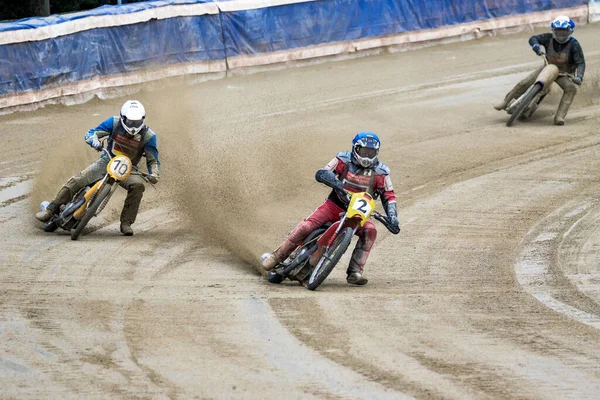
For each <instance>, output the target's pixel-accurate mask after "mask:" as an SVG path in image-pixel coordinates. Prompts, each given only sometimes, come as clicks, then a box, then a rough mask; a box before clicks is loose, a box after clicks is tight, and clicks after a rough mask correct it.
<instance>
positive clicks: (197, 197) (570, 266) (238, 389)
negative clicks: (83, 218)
mask: <svg viewBox="0 0 600 400" xmlns="http://www.w3.org/2000/svg"><path fill="white" fill-rule="evenodd" d="M528 36H529V34H518V35H513V36H504V37H497V38H484V39H482V40H478V41H472V42H465V43H459V44H453V45H446V46H438V47H432V48H428V49H423V50H418V51H414V52H409V53H395V54H389V53H386V54H381V55H378V56H373V57H367V58H360V59H354V60H349V61H343V62H334V63H327V64H321V65H316V66H310V67H303V68H290V69H286V70H279V71H270V72H266V73H260V74H254V75H237V76H233V77H229V78H227V79H224V80H219V81H212V82H208V83H204V84H199V85H196V86H191V87H184V86H179V87H178V86H173V87H171V88H168V89H161V90H155V91H148V92H145V93H141V94H140V93H138V94H137V95H135V97H136V98H139V99H140V100H142V101H143V102H144V104H145V105H146V109H147V110H148V123H149V125H150V126H151V127H152V128H153V129H154V130H155V131H156V132H157V133H158V135H159V146H160V152H161V161H162V166H163V174H162V178H161V182H160V183H159V184H158V185H157V189H156V190H155V189H153V188H152V187H148V188H147V189H146V196H145V198H144V202H143V205H142V210H141V213H140V215H139V217H138V222H137V223H136V224H134V229H135V232H136V234H135V236H133V237H130V238H126V237H123V236H121V235H120V234H119V232H118V215H119V210H120V207H121V204H122V201H123V193H120V194H119V196H117V197H116V198H114V199H113V200H112V203H111V204H110V205H109V208H108V209H107V210H106V212H104V213H103V214H102V215H101V216H100V217H99V218H98V219H96V220H94V221H92V223H91V228H92V229H91V231H89V232H88V234H87V235H86V236H84V237H83V238H82V240H80V241H78V242H73V241H71V240H70V238H69V236H68V235H67V234H66V233H58V232H57V233H54V234H47V233H44V232H43V231H42V230H41V229H40V225H39V224H38V223H37V221H35V219H34V217H33V212H34V211H35V210H36V208H37V204H39V202H40V200H43V199H49V198H51V197H52V196H53V194H54V193H55V192H56V191H57V190H58V188H59V187H60V185H61V184H62V183H63V182H64V181H65V180H66V179H67V178H68V177H69V176H70V175H72V174H74V173H75V172H77V171H79V170H80V169H82V168H84V167H85V166H86V165H87V164H88V163H89V162H90V161H92V160H93V159H94V158H95V157H96V154H94V152H93V151H92V150H91V149H89V147H87V146H86V145H85V144H84V143H83V135H84V133H85V131H86V130H87V129H89V128H90V127H93V126H95V125H97V124H98V123H100V122H101V121H102V120H103V119H104V118H106V117H108V116H109V115H113V114H115V113H117V112H118V109H119V107H120V105H121V103H122V102H123V101H124V100H125V98H119V99H112V100H106V101H101V100H94V101H91V102H89V103H86V104H84V105H79V106H71V107H63V106H60V107H59V106H53V107H47V108H45V109H42V110H39V111H36V112H31V113H17V114H12V115H8V116H4V117H0V138H1V144H2V145H1V146H0V155H1V157H0V160H1V161H0V234H1V238H2V241H1V242H0V265H1V268H0V288H1V290H0V337H1V338H2V340H1V341H0V398H9V399H10V398H32V399H38V398H59V397H60V398H90V399H93V398H99V399H100V398H106V397H113V398H228V399H238V398H239V399H242V398H243V399H265V398H272V399H275V398H285V399H294V398H302V399H306V398H325V399H340V398H361V399H379V398H381V399H397V398H405V397H416V398H456V399H467V398H476V399H480V398H511V399H514V398H556V399H565V398H574V399H583V398H586V399H590V398H600V394H599V393H600V330H599V329H600V270H599V267H598V250H599V247H600V240H599V239H598V237H599V235H598V227H597V222H598V221H599V220H600V201H599V200H598V197H599V192H600V189H598V187H599V181H600V172H599V171H600V158H599V157H598V151H599V150H600V132H599V130H598V127H599V126H600V124H599V122H600V109H599V108H598V104H599V96H600V95H599V92H598V88H599V84H598V76H599V73H600V71H599V65H600V62H599V55H600V26H599V25H591V26H585V27H581V28H578V29H577V35H576V37H577V38H578V39H579V40H580V42H581V44H582V46H583V48H584V50H585V51H586V57H587V62H588V70H587V74H586V79H585V82H584V86H583V87H582V90H581V91H580V94H579V95H578V96H577V97H576V100H575V103H574V105H573V107H572V109H571V112H570V113H569V115H568V118H567V124H566V125H565V126H564V127H556V126H553V125H552V115H553V112H554V110H555V109H556V106H557V103H558V98H559V97H558V91H557V93H555V94H553V95H552V96H550V97H549V98H548V99H547V101H546V102H545V104H544V105H543V106H542V107H541V109H540V110H539V111H538V113H537V115H536V117H535V119H534V120H533V121H528V122H516V123H515V125H514V126H513V127H511V128H507V127H506V126H505V122H506V119H507V115H506V114H505V113H500V112H497V111H495V110H494V109H493V108H492V104H493V103H494V102H495V101H497V100H499V99H501V98H502V96H503V95H504V93H505V92H506V91H508V90H509V89H510V87H511V86H512V85H513V84H514V83H516V81H517V80H518V79H520V78H521V77H522V76H524V75H525V74H526V73H527V72H528V71H530V70H532V69H534V68H535V67H536V66H537V65H539V63H540V62H541V61H540V60H539V58H536V57H535V55H534V53H533V52H532V51H531V50H530V49H529V48H528V46H527V43H526V41H527V38H528ZM361 130H373V131H375V132H377V133H378V134H379V135H380V137H381V139H382V144H383V147H382V150H381V154H380V158H381V159H382V160H383V161H384V162H385V163H386V164H387V165H388V166H389V167H390V168H391V170H392V175H391V176H392V179H393V181H394V183H395V189H396V193H397V194H398V198H399V210H400V218H401V222H402V232H401V234H400V235H398V236H394V235H391V234H389V233H388V232H387V231H385V229H384V228H383V227H381V226H380V230H379V237H378V239H377V243H376V245H375V248H374V250H373V252H372V254H371V258H370V260H369V263H368V266H367V271H366V272H367V275H368V276H369V278H370V282H369V284H368V285H367V286H365V287H350V286H348V285H347V284H346V283H345V274H344V271H345V266H346V264H347V262H348V258H347V256H346V257H345V258H343V259H342V262H341V265H340V266H339V267H338V268H337V269H336V270H334V272H333V273H332V275H331V276H330V277H329V278H328V279H327V281H325V283H324V284H323V286H322V287H321V288H319V290H317V291H316V292H309V291H307V290H306V289H304V288H303V287H301V286H299V285H296V284H292V283H284V284H281V285H279V286H275V285H270V284H268V283H267V282H266V280H265V279H264V277H263V276H261V275H260V274H259V273H258V272H257V271H258V269H257V268H256V267H257V264H258V262H257V258H258V257H259V255H260V254H261V253H263V252H265V251H268V250H272V249H273V248H274V247H276V246H277V245H278V244H279V242H280V241H281V240H282V238H283V237H284V236H285V234H286V233H287V232H288V231H289V230H291V228H292V227H293V226H294V224H295V223H296V222H297V221H299V220H300V219H302V218H303V217H305V216H306V215H308V214H309V213H310V212H311V211H312V210H313V209H314V208H315V207H316V206H317V205H319V204H320V203H321V201H322V200H323V199H324V198H325V197H326V195H327V189H326V188H325V187H322V186H321V185H319V184H317V183H316V182H314V180H313V177H314V172H315V171H316V170H317V169H318V168H320V167H321V166H323V165H325V164H326V163H327V162H328V161H329V160H330V159H331V158H332V157H333V156H334V155H335V153H336V152H338V151H344V150H348V149H349V147H350V141H351V139H352V137H353V135H354V134H355V133H356V132H358V131H361ZM121 192H122V191H121Z"/></svg>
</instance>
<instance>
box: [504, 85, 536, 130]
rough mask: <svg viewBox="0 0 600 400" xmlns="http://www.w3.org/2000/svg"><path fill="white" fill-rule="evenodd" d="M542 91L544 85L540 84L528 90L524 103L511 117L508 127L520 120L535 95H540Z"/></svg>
mask: <svg viewBox="0 0 600 400" xmlns="http://www.w3.org/2000/svg"><path fill="white" fill-rule="evenodd" d="M540 90H542V85H541V84H539V83H535V84H534V85H533V86H531V87H530V88H529V89H527V92H526V93H525V97H523V101H522V102H521V104H519V107H517V109H516V110H515V112H514V113H512V114H511V115H510V117H509V118H508V121H506V126H512V124H513V122H515V120H516V119H517V118H519V117H520V116H521V114H523V111H525V109H526V108H527V106H528V105H529V103H531V101H532V100H533V98H534V97H535V95H536V94H538V93H539V91H540Z"/></svg>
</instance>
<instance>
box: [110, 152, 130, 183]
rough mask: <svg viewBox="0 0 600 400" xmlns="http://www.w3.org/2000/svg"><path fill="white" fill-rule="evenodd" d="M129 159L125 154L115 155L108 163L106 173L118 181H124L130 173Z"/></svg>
mask: <svg viewBox="0 0 600 400" xmlns="http://www.w3.org/2000/svg"><path fill="white" fill-rule="evenodd" d="M131 168H132V165H131V160H130V159H129V157H126V156H116V157H113V159H112V160H110V163H108V167H107V170H108V173H109V174H110V175H111V176H112V177H113V178H115V179H116V180H118V181H124V180H125V179H127V178H129V174H131Z"/></svg>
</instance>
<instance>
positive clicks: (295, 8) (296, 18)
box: [0, 0, 595, 108]
mask: <svg viewBox="0 0 600 400" xmlns="http://www.w3.org/2000/svg"><path fill="white" fill-rule="evenodd" d="M589 1H590V0H461V1H456V0H437V1H434V0H318V1H310V0H308V1H306V0H304V2H301V3H292V4H288V1H287V0H270V2H269V1H267V2H265V1H259V2H257V1H254V0H231V1H227V2H211V1H203V0H162V1H150V2H140V3H133V4H127V5H123V6H118V7H115V6H103V7H99V8H97V9H95V10H91V11H87V12H80V13H74V14H68V15H58V16H51V17H48V18H29V19H25V20H20V21H16V22H12V23H0V108H1V107H3V106H4V107H5V106H6V103H2V98H3V97H6V96H10V95H11V94H19V93H24V92H28V91H33V92H35V91H40V90H44V89H48V88H53V87H60V86H63V85H66V84H72V83H75V82H81V81H85V80H89V79H90V78H94V77H105V76H113V75H117V74H124V76H126V75H127V74H131V73H136V72H142V71H147V70H148V69H151V68H153V67H157V66H161V67H165V66H166V67H168V66H176V65H184V64H186V63H202V62H210V61H215V60H221V61H223V65H225V64H224V61H225V60H226V59H228V58H234V57H237V58H240V56H242V57H244V56H254V55H261V54H269V53H273V52H281V51H286V50H293V49H301V48H305V47H309V46H314V45H322V44H329V43H343V42H349V41H354V40H362V39H368V38H377V37H386V36H390V35H397V34H401V33H404V32H414V31H421V30H427V29H435V28H441V27H447V26H453V25H460V24H466V23H472V22H474V21H489V20H491V19H495V18H502V17H508V16H513V15H521V14H529V13H536V12H542V11H551V10H557V9H568V8H573V7H579V6H586V8H585V12H586V13H587V4H588V2H589ZM592 1H595V0H592ZM253 4H254V6H253ZM586 15H587V14H586ZM519 21H520V20H519ZM519 23H526V22H519ZM311 56H312V55H311ZM265 62H271V61H270V60H267V61H265ZM238 66H239V65H238ZM223 68H226V66H223ZM182 73H185V72H182ZM160 76H161V75H160V74H156V77H155V78H153V77H151V75H148V79H147V80H151V79H158V78H159V77H160ZM125 84H128V83H127V80H126V79H123V80H122V81H121V82H118V83H115V85H125ZM82 90H83V89H82ZM85 90H90V89H89V88H88V87H86V88H85ZM60 95H61V94H56V93H53V94H48V95H47V97H46V98H50V97H52V96H60ZM20 101H24V102H26V101H28V100H27V99H25V100H20ZM31 101H39V98H37V97H36V98H35V99H33V98H32V100H31Z"/></svg>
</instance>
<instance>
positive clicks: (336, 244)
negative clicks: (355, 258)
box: [306, 228, 354, 290]
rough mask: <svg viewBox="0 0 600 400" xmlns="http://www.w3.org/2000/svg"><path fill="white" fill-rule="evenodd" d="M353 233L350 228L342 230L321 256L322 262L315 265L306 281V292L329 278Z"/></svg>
mask: <svg viewBox="0 0 600 400" xmlns="http://www.w3.org/2000/svg"><path fill="white" fill-rule="evenodd" d="M353 234H354V231H353V230H352V228H344V229H343V230H342V231H341V232H340V233H339V234H338V237H336V238H335V240H334V241H333V244H332V245H331V247H330V248H329V249H328V251H327V252H326V253H325V254H324V255H323V257H324V258H325V259H324V260H323V262H322V263H321V262H320V265H317V267H318V268H317V267H315V269H314V270H313V272H312V274H310V278H309V279H308V284H307V285H306V288H307V289H308V290H315V289H316V288H318V287H319V285H321V283H323V281H324V280H325V278H327V277H328V276H329V274H330V273H331V271H333V268H335V266H336V264H337V262H338V261H339V260H340V258H342V256H343V255H344V253H345V252H346V250H347V249H348V246H349V245H350V242H351V241H352V235H353Z"/></svg>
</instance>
